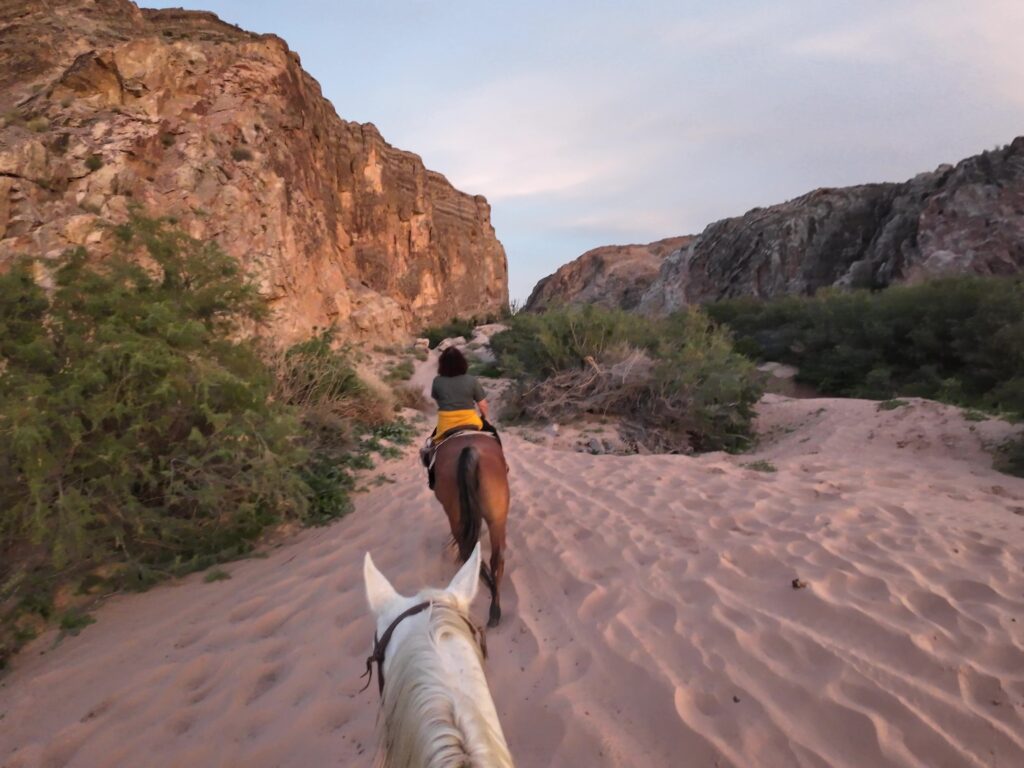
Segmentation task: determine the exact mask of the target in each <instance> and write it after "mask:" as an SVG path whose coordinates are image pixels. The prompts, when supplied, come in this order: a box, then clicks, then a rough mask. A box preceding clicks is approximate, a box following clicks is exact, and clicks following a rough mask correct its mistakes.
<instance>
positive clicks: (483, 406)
mask: <svg viewBox="0 0 1024 768" xmlns="http://www.w3.org/2000/svg"><path fill="white" fill-rule="evenodd" d="M476 407H477V408H479V409H480V415H481V416H483V417H484V421H490V419H489V418H488V417H487V400H486V399H485V400H477V401H476Z"/></svg>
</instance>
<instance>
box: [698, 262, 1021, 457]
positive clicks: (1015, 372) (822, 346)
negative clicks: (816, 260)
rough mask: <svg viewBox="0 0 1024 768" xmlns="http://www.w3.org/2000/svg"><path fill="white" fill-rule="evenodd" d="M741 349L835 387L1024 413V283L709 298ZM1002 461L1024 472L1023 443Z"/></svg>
mask: <svg viewBox="0 0 1024 768" xmlns="http://www.w3.org/2000/svg"><path fill="white" fill-rule="evenodd" d="M705 309H706V311H707V312H708V314H709V315H710V316H711V317H712V318H714V319H715V320H716V321H717V322H719V323H723V324H725V325H727V326H728V327H729V328H730V329H731V330H732V332H733V334H734V336H735V338H736V347H737V349H738V350H739V351H742V352H743V353H745V354H747V355H749V356H751V357H753V358H757V359H761V360H774V361H779V362H785V363H789V364H792V365H794V366H796V367H797V368H798V369H799V375H798V377H797V378H798V380H800V381H803V382H805V383H807V384H810V385H812V386H813V387H815V388H816V389H817V390H818V391H820V392H821V393H823V394H827V395H838V396H842V397H866V398H874V399H878V400H883V401H887V402H889V403H898V402H899V401H898V400H895V399H894V398H896V397H897V396H904V397H906V396H916V397H927V398H931V399H935V400H941V401H944V402H948V403H953V404H956V405H961V406H965V407H969V408H981V409H984V410H988V411H993V412H998V413H1001V414H1003V415H1006V416H1009V417H1010V418H1021V417H1024V281H1022V280H1020V279H1007V278H983V277H961V278H950V279H943V280H936V281H933V282H929V283H924V284H921V285H904V286H894V287H891V288H888V289H886V290H885V291H880V292H874V293H872V292H867V291H854V292H850V293H840V292H834V291H823V292H820V293H818V294H817V295H816V296H813V297H786V298H782V299H775V300H772V301H759V300H756V299H736V300H731V301H723V302H719V303H716V304H711V305H709V306H707V307H706V308H705ZM999 466H1001V467H1002V468H1004V469H1006V470H1007V471H1011V472H1015V473H1018V474H1024V441H1018V442H1015V443H1011V444H1009V445H1007V446H1005V447H1004V448H1003V449H1002V451H1001V456H1000V461H999Z"/></svg>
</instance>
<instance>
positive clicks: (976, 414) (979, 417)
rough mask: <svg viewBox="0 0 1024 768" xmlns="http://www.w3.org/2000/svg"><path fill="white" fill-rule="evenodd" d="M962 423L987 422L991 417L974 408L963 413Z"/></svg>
mask: <svg viewBox="0 0 1024 768" xmlns="http://www.w3.org/2000/svg"><path fill="white" fill-rule="evenodd" d="M963 417H964V421H988V420H989V419H991V418H992V417H991V416H989V415H988V414H987V413H984V412H982V411H979V410H977V409H974V408H969V409H967V410H965V411H963Z"/></svg>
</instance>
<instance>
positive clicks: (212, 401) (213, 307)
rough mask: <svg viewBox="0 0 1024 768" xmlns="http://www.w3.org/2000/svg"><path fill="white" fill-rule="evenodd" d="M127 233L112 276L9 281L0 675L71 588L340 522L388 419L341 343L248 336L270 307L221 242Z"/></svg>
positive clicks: (143, 224) (3, 332)
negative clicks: (275, 344) (281, 531)
mask: <svg viewBox="0 0 1024 768" xmlns="http://www.w3.org/2000/svg"><path fill="white" fill-rule="evenodd" d="M116 234H117V236H118V238H119V240H120V243H121V246H122V247H121V250H120V252H119V253H118V254H116V255H115V256H114V257H112V258H110V259H108V260H106V261H105V262H104V263H103V264H102V265H97V264H95V263H94V262H92V261H90V260H89V259H88V258H87V254H86V253H85V252H84V251H83V250H82V249H78V250H75V251H72V252H69V253H67V254H66V255H65V256H64V257H63V258H62V259H60V260H59V262H57V263H47V264H46V265H45V268H46V269H48V270H49V275H48V277H47V281H49V282H50V283H52V286H51V287H50V289H44V288H43V287H41V285H40V284H39V282H40V281H39V280H38V279H37V278H38V277H39V274H40V271H41V270H43V269H44V265H43V264H41V263H36V262H32V261H30V260H27V259H26V260H24V261H21V262H20V263H18V264H16V265H14V266H13V268H12V269H11V270H10V271H9V272H7V273H6V274H4V275H0V664H2V662H3V660H4V658H5V657H6V656H7V655H8V654H9V653H10V652H12V651H13V650H14V649H15V648H16V647H17V646H18V645H19V644H20V643H21V642H23V641H24V640H26V639H28V638H29V637H31V635H32V634H33V633H34V632H35V631H37V630H38V629H39V628H40V627H41V626H43V625H44V624H45V620H48V619H51V618H57V614H58V613H60V611H61V610H62V607H63V606H62V603H63V604H67V603H69V602H75V599H74V597H73V596H74V594H75V593H76V592H77V593H80V594H81V593H86V594H88V593H107V592H110V591H114V590H118V589H124V588H144V587H146V586H148V585H150V584H152V583H153V582H154V581H156V580H157V579H159V578H162V577H165V576H170V575H178V574H182V573H186V572H188V571H190V570H195V569H198V568H204V567H207V566H209V565H210V564H212V563H214V562H217V561H221V560H226V559H230V558H233V557H237V556H239V555H242V554H244V553H246V552H247V551H249V550H251V548H252V546H253V543H254V541H255V540H256V539H257V537H258V536H259V535H260V533H261V532H262V531H263V530H264V529H265V528H266V527H267V526H268V525H272V524H275V523H278V522H282V521H287V520H294V521H298V522H302V523H318V522H323V521H325V520H328V519H331V518H333V517H337V516H338V515H341V514H344V512H346V511H347V510H348V508H349V501H348V491H349V490H350V489H351V488H352V486H353V481H352V478H351V474H350V472H349V467H350V466H351V464H352V463H353V462H354V461H356V460H355V459H353V458H352V457H353V456H357V455H358V454H359V453H360V451H362V452H363V453H365V452H366V450H368V449H371V448H373V447H377V448H380V447H381V446H380V443H379V441H378V442H376V443H375V444H371V445H367V443H366V441H365V440H364V441H363V442H362V444H360V441H359V434H360V431H361V430H362V431H365V430H366V429H372V428H376V429H378V430H380V429H382V428H383V427H382V425H384V424H385V423H386V422H387V421H388V420H390V419H391V418H392V414H391V413H390V412H389V409H388V408H387V407H386V405H385V404H382V403H381V402H380V401H379V399H378V398H376V397H375V396H373V394H372V393H371V392H370V391H369V390H367V389H366V387H365V386H364V385H363V384H362V382H360V381H359V378H358V376H356V374H355V372H354V370H353V369H352V367H351V365H349V363H348V361H347V359H346V357H345V355H344V354H343V353H341V352H337V351H335V350H334V349H333V347H332V339H331V338H330V335H329V334H325V335H323V336H321V337H318V338H316V339H312V340H310V341H309V342H307V343H305V344H301V345H298V346H297V347H295V348H293V349H291V350H289V351H287V352H286V353H283V354H281V355H277V356H276V357H273V358H272V359H271V360H270V361H269V363H268V361H267V359H266V355H261V354H260V350H259V349H258V347H257V345H256V342H254V341H253V340H251V339H250V338H249V335H248V334H247V331H249V330H251V329H252V328H254V327H255V326H256V325H257V324H259V323H260V322H261V321H263V320H264V319H265V316H266V309H265V304H264V302H263V301H262V299H261V298H260V297H259V295H258V294H257V291H256V289H255V287H254V286H253V285H252V283H250V282H249V281H248V280H246V278H245V277H244V275H243V274H242V273H241V271H240V269H239V266H238V264H237V263H236V262H235V261H234V260H233V259H231V258H230V257H228V256H227V255H226V254H224V253H223V252H222V251H221V250H219V249H218V248H217V247H216V246H215V245H213V244H211V243H203V242H199V241H196V240H193V239H191V238H189V237H187V236H186V235H185V234H183V233H182V232H180V231H178V230H177V229H175V228H174V227H173V226H172V225H171V224H170V223H169V222H167V221H163V220H151V219H143V218H136V219H133V221H132V222H131V223H130V224H128V225H125V226H123V227H120V228H118V229H117V230H116ZM44 282H46V281H44ZM389 436H390V437H396V436H397V433H395V434H389ZM372 439H374V438H371V440H372ZM361 461H364V462H365V461H366V459H362V460H361Z"/></svg>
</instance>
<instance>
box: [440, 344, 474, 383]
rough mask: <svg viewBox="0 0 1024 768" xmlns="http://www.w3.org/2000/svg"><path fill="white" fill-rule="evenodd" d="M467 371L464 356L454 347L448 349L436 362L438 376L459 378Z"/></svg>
mask: <svg viewBox="0 0 1024 768" xmlns="http://www.w3.org/2000/svg"><path fill="white" fill-rule="evenodd" d="M468 370H469V363H467V362H466V358H465V356H464V355H463V354H462V353H461V352H459V350H458V349H456V348H455V347H448V349H446V350H445V351H444V352H442V353H441V357H440V358H438V360H437V373H438V375H439V376H461V375H462V374H464V373H465V372H466V371H468Z"/></svg>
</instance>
